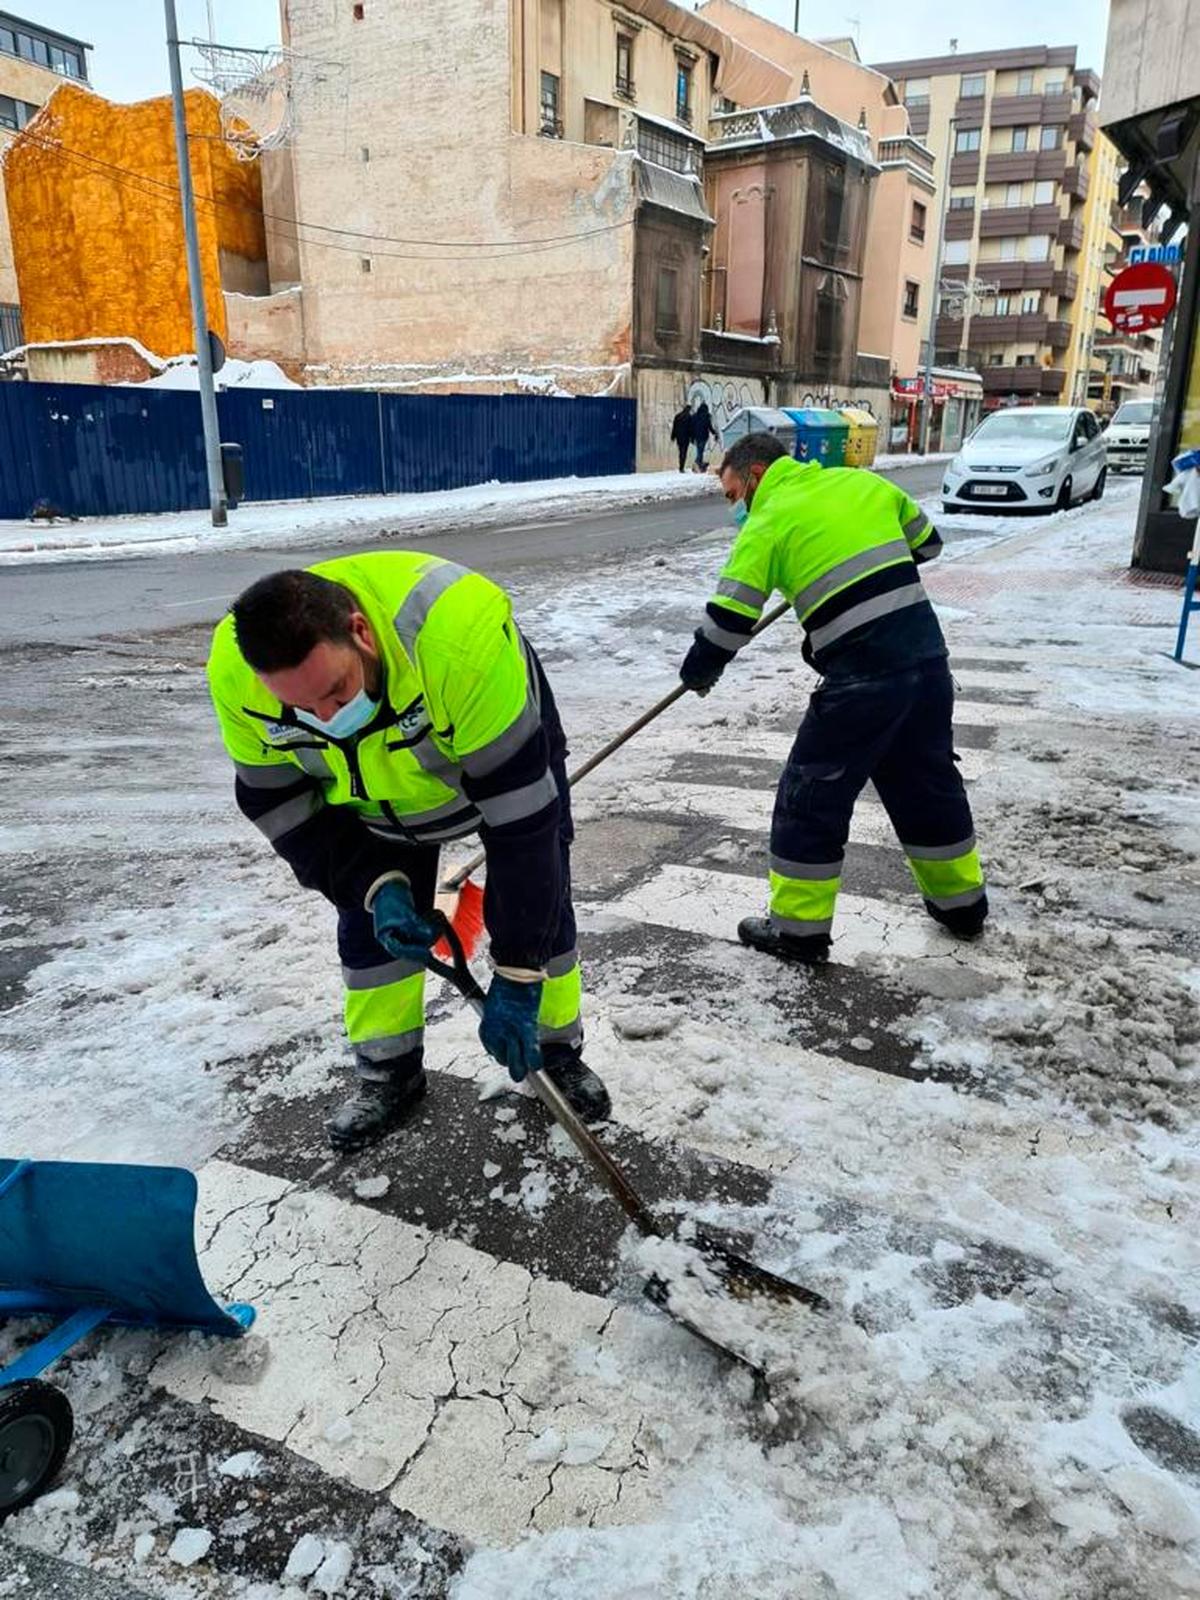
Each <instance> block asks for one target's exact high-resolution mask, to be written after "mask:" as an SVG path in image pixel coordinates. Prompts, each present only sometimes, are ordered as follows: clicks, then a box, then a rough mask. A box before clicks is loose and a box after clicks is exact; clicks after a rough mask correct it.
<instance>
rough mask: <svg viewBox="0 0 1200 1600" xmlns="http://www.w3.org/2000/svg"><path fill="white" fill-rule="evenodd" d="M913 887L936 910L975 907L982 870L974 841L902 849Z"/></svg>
mask: <svg viewBox="0 0 1200 1600" xmlns="http://www.w3.org/2000/svg"><path fill="white" fill-rule="evenodd" d="M904 854H905V856H906V857H907V859H908V868H909V871H910V872H911V873H912V875H913V878H914V880H915V882H916V885H917V888H918V889H919V890H920V891H921V893H922V895H924V897H925V899H926V900H928V901H930V902H931V903H932V904H933V905H935V906H937V908H938V910H939V911H953V910H954V909H955V908H956V907H957V906H971V905H975V904H976V903H977V902H978V901H979V900H982V898H983V867H982V866H981V865H980V862H979V851H978V850H977V849H976V848H975V838H974V835H972V836H971V837H970V838H969V839H963V840H961V841H960V842H959V843H958V844H951V845H912V844H906V845H905V846H904Z"/></svg>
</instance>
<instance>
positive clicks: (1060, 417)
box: [942, 406, 1107, 511]
mask: <svg viewBox="0 0 1200 1600" xmlns="http://www.w3.org/2000/svg"><path fill="white" fill-rule="evenodd" d="M1106 473H1107V458H1106V452H1105V445H1104V435H1103V433H1101V431H1100V424H1099V423H1098V422H1097V421H1096V419H1095V417H1094V416H1093V415H1092V413H1091V412H1090V411H1087V410H1085V409H1084V408H1083V407H1082V406H1010V407H1008V408H1006V409H1005V410H1003V411H993V412H992V413H991V414H990V415H989V416H986V417H985V418H984V419H983V421H982V422H981V423H980V424H979V426H978V427H977V428H976V429H975V432H974V433H973V434H972V435H971V437H970V438H969V439H968V440H967V441H966V442H965V443H964V445H963V447H962V449H961V450H960V451H959V453H958V454H957V455H956V456H955V457H954V459H953V460H952V461H950V462H948V463H947V465H946V473H945V478H944V480H943V482H942V506H943V509H944V510H946V511H978V510H982V509H983V508H985V507H987V506H995V507H996V508H997V509H998V510H1003V511H1022V510H1023V511H1062V510H1064V509H1065V508H1066V507H1067V506H1072V505H1075V504H1076V503H1077V502H1078V501H1080V500H1099V498H1100V496H1101V495H1102V494H1103V493H1104V479H1105V476H1106Z"/></svg>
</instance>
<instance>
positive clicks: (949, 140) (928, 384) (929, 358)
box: [919, 117, 955, 456]
mask: <svg viewBox="0 0 1200 1600" xmlns="http://www.w3.org/2000/svg"><path fill="white" fill-rule="evenodd" d="M954 124H955V118H954V117H951V118H950V121H949V122H948V123H947V125H946V177H945V182H944V183H943V185H942V199H941V205H940V206H939V208H938V230H937V249H936V251H935V252H934V258H933V293H932V294H931V295H930V297H929V339H928V341H927V343H926V347H925V403H924V405H923V406H922V407H921V443H920V446H919V454H920V455H923V456H925V455H928V454H929V429H930V425H931V423H932V422H933V358H934V352H935V348H936V345H937V319H938V310H939V307H940V305H941V299H942V240H943V238H944V237H945V233H946V201H947V199H948V197H949V194H950V163H951V162H952V161H953V160H954Z"/></svg>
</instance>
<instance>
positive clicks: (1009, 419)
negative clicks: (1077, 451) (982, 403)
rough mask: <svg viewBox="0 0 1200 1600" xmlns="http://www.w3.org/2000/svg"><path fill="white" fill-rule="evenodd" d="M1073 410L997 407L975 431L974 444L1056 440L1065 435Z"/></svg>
mask: <svg viewBox="0 0 1200 1600" xmlns="http://www.w3.org/2000/svg"><path fill="white" fill-rule="evenodd" d="M1073 415H1074V413H1073V412H1070V411H997V412H996V413H995V414H994V415H993V416H990V417H986V418H985V419H984V420H983V421H982V422H981V423H980V424H979V426H978V428H976V430H975V432H974V433H973V434H972V435H971V443H972V444H977V443H978V444H1038V443H1044V444H1054V443H1055V441H1056V440H1059V439H1065V438H1066V436H1067V433H1068V430H1069V429H1070V426H1071V422H1072V418H1073Z"/></svg>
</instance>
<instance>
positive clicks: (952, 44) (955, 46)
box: [950, 39, 958, 56]
mask: <svg viewBox="0 0 1200 1600" xmlns="http://www.w3.org/2000/svg"><path fill="white" fill-rule="evenodd" d="M950 54H951V55H952V56H953V55H957V54H958V40H957V39H951V41H950Z"/></svg>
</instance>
